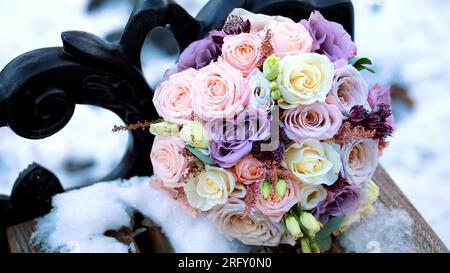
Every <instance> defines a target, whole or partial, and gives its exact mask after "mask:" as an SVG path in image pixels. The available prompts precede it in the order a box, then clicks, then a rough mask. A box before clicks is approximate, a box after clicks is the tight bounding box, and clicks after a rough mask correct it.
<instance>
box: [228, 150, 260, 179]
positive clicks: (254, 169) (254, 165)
mask: <svg viewBox="0 0 450 273" xmlns="http://www.w3.org/2000/svg"><path fill="white" fill-rule="evenodd" d="M233 172H234V174H235V175H236V178H237V181H239V182H241V183H242V184H245V185H250V184H253V183H255V182H260V181H262V179H263V178H264V175H265V169H264V166H263V164H262V163H261V162H260V161H259V160H257V159H255V158H254V157H253V156H252V155H251V154H249V155H247V156H245V157H243V158H242V159H241V160H240V161H239V162H238V163H237V164H236V165H235V166H234V168H233Z"/></svg>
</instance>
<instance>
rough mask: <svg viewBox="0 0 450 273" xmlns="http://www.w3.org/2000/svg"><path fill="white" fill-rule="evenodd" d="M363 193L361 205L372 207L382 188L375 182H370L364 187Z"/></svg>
mask: <svg viewBox="0 0 450 273" xmlns="http://www.w3.org/2000/svg"><path fill="white" fill-rule="evenodd" d="M363 193H364V194H363V200H362V202H361V205H362V206H364V205H367V206H368V205H372V204H373V203H374V202H375V201H377V199H378V195H379V194H380V188H378V186H377V185H376V184H375V183H374V182H373V181H369V182H367V183H365V184H364V185H363Z"/></svg>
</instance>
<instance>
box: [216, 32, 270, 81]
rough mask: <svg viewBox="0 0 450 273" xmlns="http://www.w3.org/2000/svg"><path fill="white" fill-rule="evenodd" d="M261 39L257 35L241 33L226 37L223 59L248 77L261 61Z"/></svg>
mask: <svg viewBox="0 0 450 273" xmlns="http://www.w3.org/2000/svg"><path fill="white" fill-rule="evenodd" d="M261 43H262V42H261V38H259V36H258V35H256V34H250V33H241V34H239V35H228V36H225V39H224V41H223V46H222V57H223V59H224V60H225V61H226V62H227V63H229V64H231V65H232V66H233V67H234V68H236V69H238V70H239V71H241V72H242V74H244V76H247V75H248V74H250V72H251V71H252V70H253V69H254V68H255V67H256V66H257V64H258V62H259V60H260V59H261V55H262V52H261Z"/></svg>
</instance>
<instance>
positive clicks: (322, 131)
mask: <svg viewBox="0 0 450 273" xmlns="http://www.w3.org/2000/svg"><path fill="white" fill-rule="evenodd" d="M343 119H344V117H343V115H342V113H341V111H340V110H339V108H338V107H336V106H335V105H332V104H327V103H324V102H315V103H313V104H311V105H300V106H298V107H297V108H295V109H290V110H286V111H284V112H283V115H282V116H281V122H282V127H283V128H284V130H285V132H286V135H287V136H288V137H289V138H290V139H292V140H294V141H295V142H301V141H303V140H305V139H307V138H314V139H317V140H324V139H329V138H332V137H333V136H334V135H335V134H336V133H337V132H338V131H339V128H340V127H341V125H342V120H343Z"/></svg>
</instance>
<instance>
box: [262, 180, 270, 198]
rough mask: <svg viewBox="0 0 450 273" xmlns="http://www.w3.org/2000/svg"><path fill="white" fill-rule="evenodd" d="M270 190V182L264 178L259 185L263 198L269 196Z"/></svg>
mask: <svg viewBox="0 0 450 273" xmlns="http://www.w3.org/2000/svg"><path fill="white" fill-rule="evenodd" d="M271 192H272V184H271V183H270V182H269V180H267V179H266V180H264V182H263V183H262V186H261V193H262V195H263V198H264V199H267V198H269V195H270V193H271Z"/></svg>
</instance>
